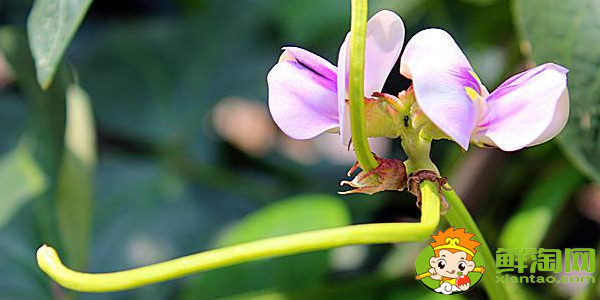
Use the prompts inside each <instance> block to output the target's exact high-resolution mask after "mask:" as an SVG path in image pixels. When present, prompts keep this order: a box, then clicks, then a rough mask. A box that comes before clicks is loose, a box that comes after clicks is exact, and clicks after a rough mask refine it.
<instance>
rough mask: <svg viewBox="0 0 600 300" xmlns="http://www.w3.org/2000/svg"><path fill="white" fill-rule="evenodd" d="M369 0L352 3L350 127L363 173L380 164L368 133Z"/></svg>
mask: <svg viewBox="0 0 600 300" xmlns="http://www.w3.org/2000/svg"><path fill="white" fill-rule="evenodd" d="M367 7H368V5H367V0H352V20H351V25H350V32H351V33H350V34H351V35H350V71H349V78H348V94H349V96H350V126H351V132H352V144H354V151H355V152H356V159H357V160H358V163H359V164H360V167H361V169H363V170H364V171H370V170H372V169H375V168H377V166H378V163H377V160H375V157H373V154H372V153H371V149H370V148H369V142H368V140H367V135H366V133H365V127H366V125H365V105H364V102H363V99H364V94H365V93H364V78H365V75H364V73H365V42H366V37H365V35H366V31H367Z"/></svg>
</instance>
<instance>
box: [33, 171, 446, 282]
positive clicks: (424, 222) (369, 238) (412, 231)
mask: <svg viewBox="0 0 600 300" xmlns="http://www.w3.org/2000/svg"><path fill="white" fill-rule="evenodd" d="M421 193H422V195H423V207H422V214H421V222H419V223H380V224H363V225H352V226H344V227H339V228H332V229H324V230H317V231H310V232H305V233H298V234H291V235H286V236H280V237H275V238H269V239H264V240H259V241H254V242H248V243H244V244H239V245H234V246H229V247H224V248H220V249H214V250H210V251H206V252H200V253H197V254H193V255H189V256H184V257H181V258H177V259H174V260H170V261H166V262H162V263H158V264H154V265H149V266H145V267H141V268H136V269H131V270H126V271H120V272H114V273H102V274H91V273H82V272H77V271H74V270H71V269H69V268H67V267H66V266H64V265H63V264H62V262H61V260H60V258H59V257H58V254H57V253H56V251H55V250H54V249H52V248H51V247H49V246H46V245H44V246H42V247H40V249H39V250H38V252H37V261H38V264H39V266H40V268H41V269H42V271H44V272H45V273H46V274H48V276H50V277H51V278H52V279H54V281H56V282H57V283H58V284H60V285H62V286H64V287H66V288H69V289H72V290H76V291H81V292H113V291H120V290H125V289H131V288H136V287H140V286H144V285H148V284H153V283H157V282H162V281H166V280H170V279H174V278H179V277H182V276H186V275H189V274H192V273H196V272H201V271H206V270H212V269H217V268H222V267H226V266H231V265H235V264H240V263H244V262H249V261H254V260H258V259H263V258H268V257H276V256H282V255H290V254H297V253H303V252H309V251H316V250H323V249H330V248H334V247H342V246H348V245H360V244H379V243H399V242H417V241H424V240H427V239H428V238H429V236H430V235H431V233H432V232H433V231H434V230H435V229H436V228H437V226H438V224H439V221H440V200H439V197H438V193H437V188H436V187H435V186H434V185H433V183H431V182H425V183H424V184H423V185H421Z"/></svg>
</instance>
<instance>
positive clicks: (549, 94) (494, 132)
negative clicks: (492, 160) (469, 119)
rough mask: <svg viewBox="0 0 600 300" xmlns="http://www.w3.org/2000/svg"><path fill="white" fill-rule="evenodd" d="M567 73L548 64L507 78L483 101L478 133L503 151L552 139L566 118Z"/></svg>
mask: <svg viewBox="0 0 600 300" xmlns="http://www.w3.org/2000/svg"><path fill="white" fill-rule="evenodd" d="M567 72H568V70H567V69H566V68H564V67H561V66H559V65H555V64H551V63H548V64H543V65H541V66H538V67H535V68H532V69H529V70H527V71H525V72H522V73H520V74H517V75H515V76H513V77H511V78H510V79H508V80H507V81H506V82H504V83H503V84H502V85H500V87H498V88H497V89H496V90H495V91H494V92H492V93H491V94H490V96H489V97H488V99H487V101H488V109H489V115H488V120H487V122H486V123H487V124H483V125H484V127H487V129H486V130H485V131H484V132H482V134H484V135H485V136H487V137H488V138H489V139H490V140H492V141H493V142H494V144H495V145H496V146H498V148H500V149H502V150H504V151H515V150H519V149H521V148H524V147H528V146H533V145H537V144H540V143H543V142H546V141H548V140H549V139H551V138H553V137H555V136H556V135H557V134H558V133H560V131H561V130H562V129H563V128H564V126H565V124H566V123H567V119H568V116H569V96H568V91H567Z"/></svg>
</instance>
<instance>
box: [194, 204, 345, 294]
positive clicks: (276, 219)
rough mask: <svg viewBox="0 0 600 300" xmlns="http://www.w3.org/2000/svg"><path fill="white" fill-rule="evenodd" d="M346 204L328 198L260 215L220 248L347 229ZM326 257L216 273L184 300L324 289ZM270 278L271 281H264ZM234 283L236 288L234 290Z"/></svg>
mask: <svg viewBox="0 0 600 300" xmlns="http://www.w3.org/2000/svg"><path fill="white" fill-rule="evenodd" d="M349 222H350V216H349V212H348V210H347V209H346V206H345V205H344V203H343V202H342V201H341V200H340V199H338V198H336V197H332V196H327V195H318V194H312V195H303V196H297V197H293V198H289V199H286V200H282V201H278V202H276V203H273V204H271V205H268V206H266V207H264V208H262V209H259V210H257V211H255V212H253V213H252V214H250V215H249V216H247V217H246V218H244V219H243V220H241V221H240V222H239V223H237V224H236V225H234V226H233V227H231V228H230V229H229V230H227V231H225V233H224V234H223V235H222V236H221V237H220V238H219V239H218V243H217V246H218V247H220V246H226V245H232V244H237V243H243V242H247V241H252V240H258V239H263V238H269V237H274V236H280V235H285V234H292V233H298V232H304V231H309V230H317V229H324V228H331V227H337V226H343V225H347V224H348V223H349ZM329 269H330V268H329V258H328V252H327V251H318V252H312V253H304V254H298V255H292V256H286V257H279V258H274V259H268V260H261V261H255V262H250V263H246V264H242V265H237V266H232V267H229V268H225V269H220V270H213V271H209V272H206V273H204V274H201V275H199V276H197V277H196V278H192V279H191V280H190V281H189V282H188V284H187V285H186V288H185V289H184V294H185V298H184V299H194V300H200V299H214V298H218V297H227V296H233V295H238V294H244V293H249V292H252V291H259V290H265V289H277V290H278V291H296V290H299V289H304V288H307V287H310V286H320V285H324V284H325V279H326V278H327V274H328V272H329ZM265 274H268V276H265ZM231 282H235V283H236V284H235V285H231Z"/></svg>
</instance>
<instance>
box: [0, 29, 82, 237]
mask: <svg viewBox="0 0 600 300" xmlns="http://www.w3.org/2000/svg"><path fill="white" fill-rule="evenodd" d="M0 48H1V49H2V51H3V52H4V54H5V55H6V59H7V61H8V62H9V64H10V65H11V67H12V69H13V71H14V74H15V81H16V86H17V87H18V90H19V95H21V96H22V98H23V99H24V100H25V103H26V104H27V125H26V126H25V127H26V128H25V130H24V132H23V135H22V139H23V140H25V141H30V142H29V146H30V147H31V148H30V149H31V153H32V155H33V158H34V160H35V162H36V164H37V165H38V166H39V167H40V169H41V170H42V171H43V173H44V174H45V176H46V178H48V188H47V189H45V190H44V192H43V193H41V194H40V195H39V196H37V197H36V198H35V199H34V203H35V206H36V207H37V208H36V212H37V214H38V215H37V216H36V221H37V222H38V225H39V226H40V230H41V232H42V233H43V236H44V241H43V242H47V243H52V244H54V245H58V241H57V235H56V232H57V230H56V218H55V214H54V211H55V210H54V207H53V205H54V203H53V201H54V197H55V196H56V180H57V174H58V169H59V165H60V163H61V161H62V157H63V151H64V131H65V103H66V96H65V93H66V86H67V83H68V82H71V81H72V77H71V73H70V72H69V70H67V68H65V67H64V65H63V64H61V67H60V68H59V71H58V73H57V77H56V80H55V81H54V83H53V84H52V85H51V86H50V87H49V88H48V90H46V91H44V90H42V89H41V88H40V86H39V84H38V83H37V81H36V79H35V66H34V62H33V58H32V56H31V53H30V51H29V47H28V43H27V36H26V34H25V31H24V30H20V29H17V28H15V27H9V26H6V27H2V29H0ZM40 242H41V241H40Z"/></svg>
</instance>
